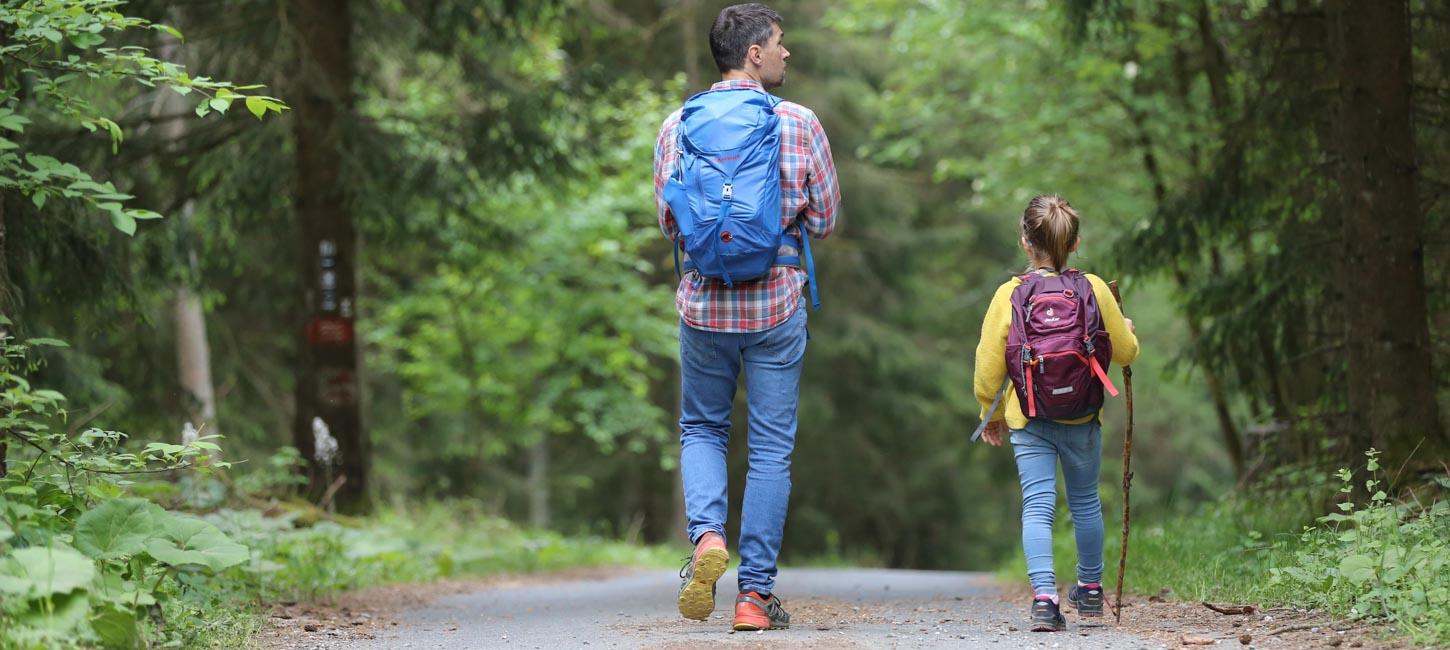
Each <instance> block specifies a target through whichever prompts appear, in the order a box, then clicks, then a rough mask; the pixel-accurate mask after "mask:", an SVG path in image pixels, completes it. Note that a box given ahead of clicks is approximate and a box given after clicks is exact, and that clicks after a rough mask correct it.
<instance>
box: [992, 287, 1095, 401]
mask: <svg viewBox="0 0 1450 650" xmlns="http://www.w3.org/2000/svg"><path fill="white" fill-rule="evenodd" d="M1021 280H1022V284H1020V285H1018V286H1017V288H1016V289H1014V290H1013V291H1012V328H1011V329H1010V330H1008V333H1007V376H1008V378H1010V379H1011V380H1012V386H1013V388H1014V389H1015V390H1016V391H1017V399H1018V400H1020V403H1021V404H1022V405H1023V409H1024V411H1023V412H1024V413H1026V414H1027V417H1029V418H1049V419H1054V420H1067V419H1072V418H1080V417H1086V416H1089V415H1092V414H1094V413H1096V412H1097V411H1098V409H1101V408H1102V406H1103V389H1104V388H1107V390H1108V393H1109V394H1111V395H1113V396H1114V397H1116V396H1117V395H1118V389H1117V387H1116V386H1113V382H1112V380H1111V379H1108V372H1107V367H1108V364H1109V363H1110V362H1111V361H1112V359H1113V344H1112V342H1111V341H1110V340H1109V339H1108V332H1107V330H1105V329H1103V317H1102V314H1100V313H1099V312H1098V302H1097V297H1096V296H1095V295H1094V294H1093V287H1092V284H1091V283H1090V282H1088V279H1087V276H1085V275H1083V274H1082V272H1081V271H1078V270H1077V269H1068V270H1067V271H1064V272H1063V273H1062V274H1061V275H1044V274H1043V273H1041V272H1036V271H1034V272H1032V273H1028V274H1026V275H1023V276H1021Z"/></svg>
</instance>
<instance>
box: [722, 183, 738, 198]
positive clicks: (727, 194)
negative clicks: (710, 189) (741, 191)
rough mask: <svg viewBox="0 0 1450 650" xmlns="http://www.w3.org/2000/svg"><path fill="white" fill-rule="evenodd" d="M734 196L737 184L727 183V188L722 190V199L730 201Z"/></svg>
mask: <svg viewBox="0 0 1450 650" xmlns="http://www.w3.org/2000/svg"><path fill="white" fill-rule="evenodd" d="M733 196H735V186H733V185H731V184H730V183H726V184H725V189H724V190H721V192H720V198H721V199H722V200H725V201H729V200H730V199H731V197H733Z"/></svg>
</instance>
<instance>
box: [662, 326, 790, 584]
mask: <svg viewBox="0 0 1450 650" xmlns="http://www.w3.org/2000/svg"><path fill="white" fill-rule="evenodd" d="M806 338H807V334H806V310H805V309H803V308H802V309H797V310H796V313H795V314H793V315H792V316H791V317H790V318H789V319H788V320H786V321H785V322H784V323H781V324H780V325H777V326H776V327H773V328H771V329H768V330H765V331H763V332H750V333H743V334H733V333H722V332H707V331H704V330H697V329H694V328H692V327H689V326H687V325H685V324H684V323H681V324H680V377H681V381H682V386H681V389H682V390H681V400H680V474H681V476H682V477H683V479H684V483H685V516H686V517H687V518H688V519H689V529H688V531H687V532H688V533H689V535H690V541H691V542H695V541H698V540H699V539H700V536H701V535H703V534H705V533H706V532H710V531H713V532H716V533H719V534H720V536H721V537H724V536H725V516H726V513H727V512H728V508H729V506H728V498H727V496H726V485H725V483H726V470H725V451H726V449H727V447H728V443H729V442H730V410H731V407H732V406H733V405H734V403H735V385H736V378H737V377H739V376H740V369H741V366H742V365H743V366H744V368H745V392H746V402H747V404H748V406H749V416H748V420H747V424H748V425H749V435H750V438H749V441H748V442H749V447H750V455H749V457H748V460H749V464H750V469H749V471H748V472H747V473H746V476H745V502H744V503H743V504H742V505H741V509H740V510H741V511H740V544H739V549H740V570H739V573H738V575H739V579H740V591H742V592H746V591H754V592H757V593H759V594H760V595H762V596H765V595H769V594H770V593H771V590H772V589H774V587H775V574H776V566H775V562H776V558H778V557H779V556H780V540H781V537H782V535H783V534H784V532H785V511H786V504H787V502H789V500H790V455H791V452H792V451H794V449H795V433H796V404H797V402H798V401H799V400H800V379H801V361H802V360H803V359H805V354H806Z"/></svg>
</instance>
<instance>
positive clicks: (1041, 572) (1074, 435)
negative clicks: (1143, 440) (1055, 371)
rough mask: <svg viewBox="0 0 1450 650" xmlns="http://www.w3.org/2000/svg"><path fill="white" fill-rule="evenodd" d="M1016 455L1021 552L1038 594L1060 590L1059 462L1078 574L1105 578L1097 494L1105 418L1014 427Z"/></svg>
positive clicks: (1089, 579)
mask: <svg viewBox="0 0 1450 650" xmlns="http://www.w3.org/2000/svg"><path fill="white" fill-rule="evenodd" d="M1011 440H1012V454H1013V456H1015V457H1016V458H1017V475H1018V478H1020V479H1021V481H1022V551H1023V553H1024V554H1025V555H1026V556H1027V577H1028V578H1029V579H1031V580H1032V589H1033V591H1035V592H1036V593H1037V594H1039V595H1050V594H1055V593H1056V592H1057V579H1056V576H1055V575H1054V574H1053V571H1052V522H1053V518H1054V516H1055V515H1056V511H1057V465H1058V462H1059V461H1061V463H1062V478H1063V481H1064V482H1065V483H1066V487H1067V507H1068V510H1070V511H1072V528H1073V533H1074V534H1075V535H1076V537H1077V579H1078V581H1079V582H1083V583H1092V582H1101V581H1102V577H1103V505H1102V501H1100V500H1099V499H1098V470H1099V468H1101V466H1102V453H1103V436H1102V423H1101V422H1099V421H1097V420H1096V419H1094V420H1093V421H1092V422H1088V423H1085V424H1061V423H1058V422H1053V421H1051V420H1029V421H1028V423H1027V426H1026V428H1023V429H1013V430H1012V432H1011Z"/></svg>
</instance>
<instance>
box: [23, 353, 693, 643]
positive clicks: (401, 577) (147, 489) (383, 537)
mask: <svg viewBox="0 0 1450 650" xmlns="http://www.w3.org/2000/svg"><path fill="white" fill-rule="evenodd" d="M37 345H60V343H59V342H56V341H45V340H41V341H29V342H26V343H23V344H21V343H16V342H14V341H13V340H11V339H9V338H5V339H0V352H3V354H0V426H3V428H4V430H5V432H6V436H7V438H8V442H9V445H10V447H9V450H8V451H9V458H8V462H7V467H8V469H9V474H8V475H7V476H5V477H4V478H0V648H40V647H44V648H55V647H94V646H102V647H109V648H130V647H147V646H185V647H194V646H215V647H239V646H241V645H242V644H244V643H245V640H246V637H247V636H248V635H249V634H250V633H251V632H252V631H254V630H255V629H256V628H257V626H258V625H259V623H260V620H261V617H260V612H261V611H262V610H263V608H264V607H265V605H266V604H267V603H269V602H274V601H292V600H306V599H315V598H320V597H326V596H328V595H330V594H334V593H336V592H339V591H342V590H347V589H355V588H360V587H366V586H370V585H376V584H382V583H388V582H403V581H408V582H414V581H427V580H432V579H436V578H443V577H455V576H478V575H487V574H494V573H501V572H523V571H536V570H547V569H554V568H562V567H569V566H580V565H592V564H610V565H621V564H622V565H629V564H636V565H637V564H657V563H660V562H661V561H663V559H664V557H663V556H662V555H661V551H659V550H654V549H644V548H639V547H633V546H629V545H625V544H620V543H615V542H608V541H604V540H598V539H570V538H565V537H561V536H559V535H556V534H552V533H539V532H529V531H522V530H519V529H518V528H516V527H514V526H513V525H511V524H509V523H508V522H506V521H503V520H500V519H497V518H494V517H491V516H489V515H488V514H487V513H486V512H485V511H484V510H483V509H482V508H481V507H480V506H478V505H477V504H475V503H473V502H453V503H432V504H427V505H424V506H419V507H416V508H402V507H395V508H393V509H391V510H388V511H385V512H384V513H382V514H380V515H378V516H376V517H372V518H368V519H362V520H346V525H344V523H339V521H336V520H334V519H333V518H332V517H331V516H330V515H328V514H327V513H325V512H322V511H320V510H317V509H316V508H315V507H313V506H311V505H309V504H306V503H305V502H301V501H299V500H296V498H295V494H293V491H294V490H295V489H296V487H297V479H296V476H297V473H296V471H295V470H296V466H297V464H298V463H299V462H300V460H301V459H300V458H299V457H298V455H297V452H296V450H293V449H290V448H286V449H283V450H282V451H280V452H278V453H277V454H276V455H274V456H273V457H272V458H271V459H269V460H268V461H266V462H265V463H260V464H257V465H256V466H255V468H254V469H253V471H251V472H248V473H244V474H240V475H238V476H237V477H236V478H232V477H231V476H230V475H229V473H228V470H230V469H235V468H233V466H232V465H230V464H229V463H226V462H223V461H221V460H220V459H219V457H220V449H219V447H218V446H217V445H216V444H215V442H214V439H213V438H211V437H205V436H202V437H198V438H196V439H188V440H186V441H185V442H186V444H181V445H176V444H169V443H160V442H153V443H149V444H146V445H144V446H140V448H139V450H132V448H133V447H136V446H137V445H134V444H127V440H126V436H125V435H123V434H120V433H117V432H112V431H103V430H99V429H91V430H89V431H85V432H80V433H71V432H68V431H66V430H65V429H64V428H62V427H63V423H64V422H65V419H66V416H65V412H64V410H63V408H62V405H63V404H64V398H63V397H62V396H61V395H60V394H58V393H55V392H53V391H48V390H44V389H36V388H33V387H32V386H31V385H30V383H29V382H28V381H27V380H26V379H25V376H24V375H25V374H26V373H27V372H29V371H31V370H34V369H35V366H36V361H35V358H34V356H33V350H34V348H35V347H36V346H37ZM142 495H144V496H142ZM163 505H164V506H166V507H163ZM183 509H186V510H188V511H189V512H182V510H183ZM203 513H204V514H203Z"/></svg>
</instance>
